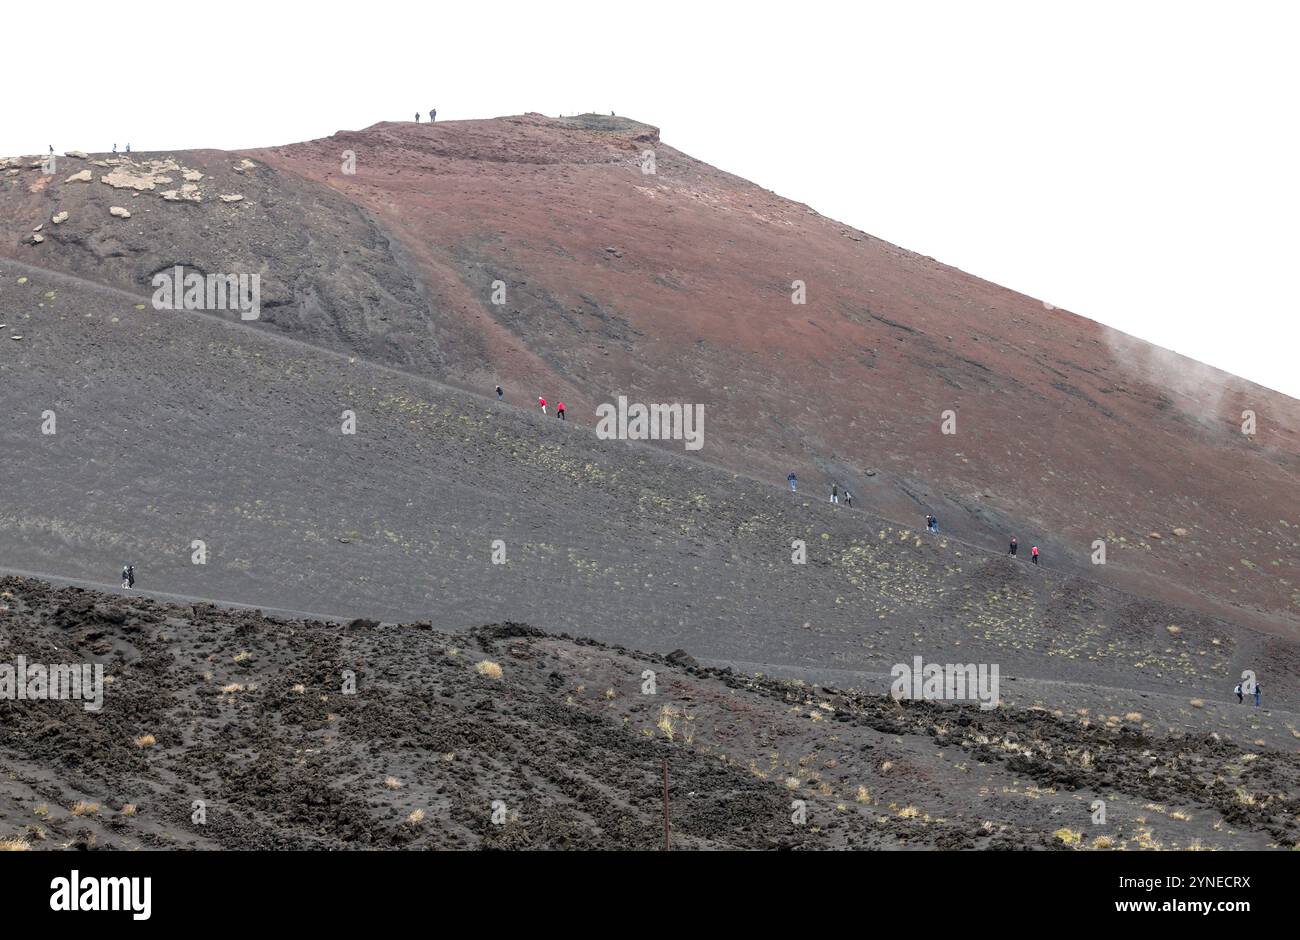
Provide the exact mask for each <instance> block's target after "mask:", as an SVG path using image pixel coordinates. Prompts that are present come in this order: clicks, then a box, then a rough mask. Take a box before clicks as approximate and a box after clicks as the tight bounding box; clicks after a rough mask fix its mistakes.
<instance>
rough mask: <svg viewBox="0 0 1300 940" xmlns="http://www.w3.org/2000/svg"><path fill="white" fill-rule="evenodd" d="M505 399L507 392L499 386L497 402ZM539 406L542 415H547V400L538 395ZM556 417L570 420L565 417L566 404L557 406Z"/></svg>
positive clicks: (562, 403)
mask: <svg viewBox="0 0 1300 940" xmlns="http://www.w3.org/2000/svg"><path fill="white" fill-rule="evenodd" d="M505 399H506V390H505V389H504V388H502V387H501V386H500V385H498V386H497V401H505ZM537 405H538V407H540V408H541V409H542V414H546V399H545V398H543V397H542V396H541V395H538V396H537ZM555 417H557V418H559V419H560V420H561V421H567V420H568V418H566V417H565V416H564V402H558V403H557V404H556V406H555Z"/></svg>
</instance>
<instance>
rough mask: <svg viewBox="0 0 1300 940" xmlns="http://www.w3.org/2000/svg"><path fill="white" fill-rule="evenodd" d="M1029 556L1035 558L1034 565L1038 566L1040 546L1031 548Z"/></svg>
mask: <svg viewBox="0 0 1300 940" xmlns="http://www.w3.org/2000/svg"><path fill="white" fill-rule="evenodd" d="M1029 554H1030V555H1032V556H1033V558H1034V564H1038V546H1037V545H1035V546H1034V547H1033V548H1031V549H1030V550H1029Z"/></svg>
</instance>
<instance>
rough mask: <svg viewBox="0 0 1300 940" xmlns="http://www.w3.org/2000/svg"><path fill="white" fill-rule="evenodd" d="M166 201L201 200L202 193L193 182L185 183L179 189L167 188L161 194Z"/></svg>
mask: <svg viewBox="0 0 1300 940" xmlns="http://www.w3.org/2000/svg"><path fill="white" fill-rule="evenodd" d="M162 197H163V198H164V199H166V200H167V201H168V202H202V201H203V194H202V193H201V192H199V188H198V187H197V186H195V185H194V184H193V183H186V184H185V185H183V186H182V187H181V188H180V189H169V190H167V191H166V192H165V193H163V194H162Z"/></svg>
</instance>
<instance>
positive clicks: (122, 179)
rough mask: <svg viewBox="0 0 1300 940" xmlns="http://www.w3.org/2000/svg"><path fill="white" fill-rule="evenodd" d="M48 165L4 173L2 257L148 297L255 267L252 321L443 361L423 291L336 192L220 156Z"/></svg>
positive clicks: (405, 361)
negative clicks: (257, 304) (165, 282)
mask: <svg viewBox="0 0 1300 940" xmlns="http://www.w3.org/2000/svg"><path fill="white" fill-rule="evenodd" d="M57 166H58V172H57V173H56V174H52V175H50V174H45V173H43V172H42V171H41V170H40V169H39V168H33V167H31V166H29V165H27V164H23V166H22V168H21V170H20V171H19V173H18V174H16V175H12V176H10V175H7V174H6V171H5V169H4V168H3V167H0V206H2V207H3V211H2V212H0V256H9V257H13V258H15V259H17V260H21V261H25V262H27V263H30V264H35V265H40V266H42V267H46V268H49V269H51V270H55V271H61V272H64V273H68V274H74V275H78V276H80V277H84V278H88V279H90V280H93V281H96V282H98V283H101V284H105V285H107V286H111V287H118V288H121V289H124V290H128V291H132V292H134V293H137V294H141V295H144V296H146V297H149V296H151V295H152V293H153V287H152V286H151V279H152V278H153V276H154V275H155V274H158V273H160V272H165V273H170V272H171V271H172V270H173V269H174V267H175V266H177V265H179V266H181V267H182V268H183V269H184V271H185V272H187V273H189V272H195V273H199V274H232V273H233V274H240V273H248V274H254V273H255V274H258V275H259V276H260V279H261V281H260V283H261V314H260V318H259V319H258V321H257V323H256V325H257V326H259V327H265V328H268V329H272V330H275V331H278V332H282V333H285V334H288V335H292V336H294V337H297V338H298V339H302V340H306V341H309V342H312V343H315V344H318V345H322V346H327V347H330V348H334V349H338V350H342V351H347V352H351V353H355V354H356V355H359V356H365V357H368V358H372V359H374V360H376V361H379V362H386V363H389V364H392V365H399V366H405V367H412V368H422V369H428V368H442V367H444V366H445V358H446V355H447V353H448V348H446V347H444V345H443V342H442V338H441V337H440V335H439V332H438V327H437V325H436V324H435V323H434V322H433V320H432V318H431V317H430V316H428V315H425V312H426V311H427V302H426V298H425V296H424V285H423V283H422V282H421V281H420V280H419V279H417V278H416V277H414V276H413V275H412V273H411V272H410V271H409V270H408V268H407V266H406V265H404V264H403V263H402V262H401V260H400V257H399V255H400V248H399V247H398V246H396V245H394V244H393V242H392V240H391V239H390V237H389V236H388V235H387V233H386V232H385V231H384V230H383V228H382V227H381V226H380V225H378V224H377V223H376V222H375V221H374V220H373V219H372V218H370V217H369V215H368V214H367V213H366V212H365V211H364V210H363V209H361V208H359V207H358V206H356V205H354V204H352V203H351V202H349V201H348V200H347V199H346V198H344V197H343V196H341V195H339V194H337V193H335V192H333V191H332V190H330V189H328V188H325V187H321V186H317V185H314V184H311V183H308V182H306V181H304V180H302V179H301V178H299V177H297V176H295V175H293V174H283V173H279V172H277V171H275V170H273V169H271V168H270V167H268V166H266V165H265V164H263V163H261V162H258V161H255V160H248V159H246V158H243V157H240V156H237V155H232V154H228V153H224V152H221V151H215V150H199V151H187V152H185V153H180V154H169V153H157V154H148V153H138V154H133V155H131V156H130V157H127V156H125V155H111V154H90V155H88V156H86V157H85V158H75V157H68V158H60V159H59V160H58V164H57ZM10 169H11V170H12V169H14V168H12V167H11V168H10ZM185 187H188V189H186V188H185ZM115 207H116V208H117V209H124V210H126V211H127V212H129V213H130V216H129V217H121V216H120V215H114V214H113V209H114V208H115ZM62 213H67V217H66V218H65V219H64V220H63V221H61V222H59V223H55V222H54V221H53V219H54V218H56V217H58V216H59V215H60V214H62ZM37 228H39V229H40V231H39V232H36V231H34V229H37ZM37 236H39V237H40V238H41V239H42V241H40V242H37V241H35V238H36V237H37ZM227 315H228V316H232V317H233V316H236V314H233V313H232V314H227Z"/></svg>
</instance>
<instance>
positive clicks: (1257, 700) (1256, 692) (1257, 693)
mask: <svg viewBox="0 0 1300 940" xmlns="http://www.w3.org/2000/svg"><path fill="white" fill-rule="evenodd" d="M1255 707H1256V708H1259V680H1258V679H1256V680H1255Z"/></svg>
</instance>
